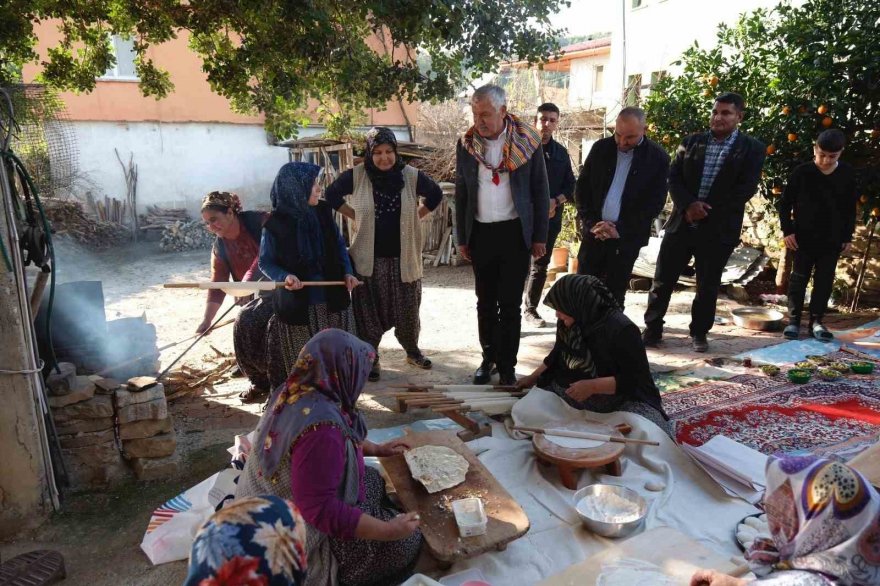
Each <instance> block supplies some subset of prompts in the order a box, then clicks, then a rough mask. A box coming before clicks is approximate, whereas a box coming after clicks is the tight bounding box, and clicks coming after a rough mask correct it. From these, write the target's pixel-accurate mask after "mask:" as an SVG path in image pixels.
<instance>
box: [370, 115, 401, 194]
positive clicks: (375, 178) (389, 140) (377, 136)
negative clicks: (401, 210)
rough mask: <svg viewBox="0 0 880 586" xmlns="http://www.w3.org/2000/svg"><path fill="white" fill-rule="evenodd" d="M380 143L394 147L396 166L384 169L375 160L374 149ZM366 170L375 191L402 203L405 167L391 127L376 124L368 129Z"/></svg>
mask: <svg viewBox="0 0 880 586" xmlns="http://www.w3.org/2000/svg"><path fill="white" fill-rule="evenodd" d="M380 144H387V145H391V148H392V149H394V166H393V167H391V168H390V169H388V170H387V171H382V170H381V169H379V167H377V166H376V163H374V162H373V149H374V148H376V147H377V146H379V145H380ZM364 154H365V155H366V156H365V157H364V170H365V171H366V173H367V177H369V179H370V183H371V184H372V185H373V190H374V192H378V194H379V195H380V196H385V197H394V198H396V199H397V201H398V205H400V198H399V197H397V196H399V195H400V192H401V190H402V189H403V184H404V181H403V168H404V166H405V165H404V162H403V159H401V158H400V155H398V154H397V137H396V136H394V132H393V131H392V130H391V129H390V128H386V127H384V126H374V127H373V128H371V129H370V130H369V131H367V148H366V152H365V153H364Z"/></svg>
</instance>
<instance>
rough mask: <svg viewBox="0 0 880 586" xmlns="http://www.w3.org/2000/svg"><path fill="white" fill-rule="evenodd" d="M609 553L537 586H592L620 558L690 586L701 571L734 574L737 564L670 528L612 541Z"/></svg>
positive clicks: (551, 577)
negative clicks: (654, 568) (651, 567)
mask: <svg viewBox="0 0 880 586" xmlns="http://www.w3.org/2000/svg"><path fill="white" fill-rule="evenodd" d="M608 543H609V544H610V545H609V546H608V547H607V548H606V549H604V550H602V551H601V552H599V553H597V554H595V555H593V556H592V557H589V558H587V559H586V560H584V561H582V562H580V563H578V564H575V565H573V566H571V567H569V568H567V569H566V570H564V571H562V572H560V573H558V574H556V575H554V576H550V577H549V578H547V579H546V580H543V581H542V582H539V583H538V586H587V585H589V586H593V584H595V583H596V579H597V578H598V577H599V574H600V573H601V571H602V564H604V563H608V562H612V561H614V560H617V559H620V558H631V559H632V558H634V559H638V560H642V561H645V562H650V563H652V564H656V565H658V566H660V567H661V568H662V569H663V571H664V572H665V573H666V574H668V575H670V576H674V577H676V578H680V579H681V584H682V585H683V586H687V585H688V584H689V583H690V579H691V576H692V575H693V573H694V572H695V571H696V570H698V569H700V568H711V569H714V570H718V571H721V572H731V571H733V570H734V569H735V568H736V564H734V563H733V562H731V561H730V559H729V556H728V557H725V556H724V555H722V554H719V553H715V552H714V551H711V550H709V549H708V548H707V547H706V546H704V545H701V544H699V543H697V542H696V541H694V540H693V539H691V538H690V537H688V536H686V535H684V534H683V533H680V532H679V531H677V530H675V529H673V528H671V527H655V528H654V529H650V530H648V531H644V532H642V533H639V534H638V535H635V536H633V537H630V538H628V539H625V540H623V541H614V540H609V541H608Z"/></svg>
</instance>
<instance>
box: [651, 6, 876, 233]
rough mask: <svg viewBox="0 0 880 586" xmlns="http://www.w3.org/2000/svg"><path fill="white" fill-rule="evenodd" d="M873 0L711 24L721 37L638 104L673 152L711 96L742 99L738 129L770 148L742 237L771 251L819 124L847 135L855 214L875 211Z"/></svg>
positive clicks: (697, 125) (699, 121) (694, 52)
mask: <svg viewBox="0 0 880 586" xmlns="http://www.w3.org/2000/svg"><path fill="white" fill-rule="evenodd" d="M878 21H880V2H876V0H806V2H804V3H803V4H801V5H800V6H797V7H793V6H790V5H788V4H780V5H779V6H777V7H776V8H775V9H772V10H756V11H754V12H752V13H748V14H744V15H742V16H741V17H740V19H739V20H738V21H737V22H736V24H734V25H731V26H728V25H724V24H722V25H720V26H719V27H718V35H717V37H718V43H717V45H715V46H714V47H713V48H709V49H704V48H701V47H699V46H698V45H697V44H694V45H693V46H692V47H690V48H689V49H687V50H686V51H685V52H684V54H683V55H682V57H681V60H680V61H678V62H676V63H675V65H677V66H679V67H680V69H681V73H680V74H679V75H678V76H675V77H667V78H665V79H662V80H660V82H659V83H658V84H656V85H655V86H654V87H653V88H652V91H651V94H650V95H649V96H648V97H647V99H646V101H645V104H644V106H645V109H646V110H647V113H648V121H649V127H648V128H649V131H650V132H651V134H652V136H653V137H654V138H655V139H657V140H658V141H659V142H660V143H661V144H662V145H663V146H664V147H665V148H666V149H667V150H668V151H669V152H670V153H672V152H673V151H674V150H675V149H676V148H677V147H678V145H679V144H680V141H681V139H682V138H683V137H684V136H686V135H687V134H690V133H692V132H699V131H702V130H705V129H706V128H707V127H708V119H709V112H710V110H711V107H712V101H713V100H712V98H713V97H714V96H716V95H718V94H719V93H721V92H725V91H734V92H737V93H739V94H741V95H742V96H743V97H744V98H745V100H746V107H747V113H746V117H745V119H744V120H743V123H742V125H741V129H742V130H743V131H744V132H746V133H748V134H750V135H752V136H755V137H756V138H758V139H760V140H761V141H763V142H764V143H765V144H766V145H767V155H768V156H767V160H766V162H765V164H764V171H763V174H762V180H761V183H760V185H759V193H758V196H757V197H755V198H753V199H752V201H751V203H750V206H749V208H748V213H749V215H750V217H751V219H752V221H753V223H754V232H753V233H752V234H748V235H746V239H747V240H750V241H751V242H752V243H754V244H762V245H764V246H765V247H767V248H770V249H774V250H778V249H779V247H780V244H781V243H780V240H781V234H780V233H779V226H778V224H779V223H778V219H777V215H776V212H775V210H774V209H773V204H774V200H775V198H776V197H778V195H779V194H780V193H781V192H782V188H783V187H784V185H785V182H786V179H787V177H788V175H789V173H790V172H791V170H792V169H793V168H794V167H795V166H797V165H798V164H800V163H802V162H805V161H809V160H811V158H812V156H813V150H812V144H813V141H814V140H815V137H816V136H817V135H818V134H819V132H821V131H822V130H825V129H826V128H839V129H841V130H842V131H843V132H844V133H845V134H846V136H847V142H848V146H847V148H846V151H845V152H844V156H843V158H844V160H847V161H849V162H850V163H851V164H853V165H854V166H855V167H856V168H858V169H860V170H861V172H862V176H863V181H862V182H861V190H862V197H861V205H860V213H861V216H862V219H867V218H868V216H869V215H870V214H872V213H873V214H874V216H875V217H876V216H877V215H878V214H880V181H878V177H877V167H878V164H880V42H878V40H877V39H878V38H880V34H878V33H880V25H878Z"/></svg>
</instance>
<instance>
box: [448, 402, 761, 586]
mask: <svg viewBox="0 0 880 586" xmlns="http://www.w3.org/2000/svg"><path fill="white" fill-rule="evenodd" d="M512 416H513V420H514V423H515V424H516V425H521V426H528V427H544V426H546V425H547V424H550V423H551V422H559V421H566V422H568V421H570V422H577V421H582V420H584V419H592V420H596V421H602V422H605V423H609V424H611V425H616V424H618V423H628V424H629V425H631V426H632V428H633V431H632V432H631V433H630V434H629V436H628V437H631V438H637V439H651V440H655V441H659V442H660V446H658V447H654V446H644V445H638V446H637V445H628V446H627V447H626V450H625V452H624V454H623V460H622V464H623V476H621V477H614V476H609V475H607V474H605V473H604V472H600V471H596V472H592V471H585V472H584V473H583V474H582V476H581V479H580V484H579V488H580V487H584V486H587V485H589V484H593V483H596V482H604V483H610V484H620V485H623V486H627V487H629V488H631V489H633V490H635V491H636V492H638V493H639V494H640V495H642V496H643V497H644V498H645V500H646V501H648V504H649V509H648V516H647V518H646V520H645V527H646V528H653V527H659V526H664V525H666V526H670V527H673V528H675V529H678V530H679V531H681V532H682V533H684V534H686V535H689V536H690V537H691V538H693V539H695V540H696V541H699V542H701V543H702V544H703V545H705V546H707V547H709V548H710V549H714V550H716V551H718V552H719V553H722V554H727V555H730V556H735V555H739V554H740V552H739V549H738V548H737V546H736V544H735V543H734V539H733V532H734V528H735V527H736V524H737V523H738V522H739V521H740V520H741V519H742V518H743V517H745V516H746V515H749V514H752V513H755V512H758V509H756V508H755V507H754V506H752V505H750V504H748V503H747V502H745V501H743V500H741V499H735V498H731V497H729V496H727V495H726V494H725V493H724V492H723V491H722V490H721V488H720V487H719V486H718V485H717V484H715V482H714V481H712V480H711V479H710V478H709V477H708V476H707V475H706V474H705V473H704V472H703V471H702V470H700V469H699V468H698V467H697V466H696V465H695V464H694V463H693V462H692V461H691V459H690V458H689V457H688V456H687V455H686V454H684V453H683V452H682V451H681V449H680V448H679V447H678V446H677V445H676V444H675V443H674V442H673V441H672V440H671V439H670V438H669V436H667V435H666V434H665V433H664V432H663V431H662V430H661V429H660V428H659V427H657V426H656V425H654V424H653V423H651V422H650V421H648V420H647V419H645V418H643V417H641V416H639V415H635V414H633V413H625V412H617V413H610V414H601V413H590V412H585V411H578V410H576V409H572V408H571V407H569V406H568V405H566V404H565V403H564V402H563V401H562V400H561V399H560V398H559V397H557V396H556V395H554V394H553V393H548V392H546V391H542V390H540V389H534V390H532V391H531V392H530V393H529V394H528V395H527V396H526V397H524V398H523V399H521V400H520V401H519V402H517V404H516V405H515V406H514V408H513V412H512ZM492 433H493V436H492V437H485V438H480V439H477V440H475V441H473V442H470V443H469V444H468V445H469V446H470V447H471V449H472V450H474V452H475V453H477V454H479V458H480V460H481V461H482V462H483V464H485V465H486V467H487V468H488V469H489V470H490V471H491V472H492V474H493V475H495V477H496V478H497V479H498V481H499V482H500V483H501V484H502V486H504V487H505V488H506V489H507V490H508V491H509V492H510V493H511V495H512V496H513V497H514V498H515V499H516V500H517V501H518V502H519V504H520V506H522V508H523V509H524V510H525V512H526V514H527V515H528V517H529V521H530V523H531V528H530V530H529V532H528V533H526V535H525V536H524V537H522V538H520V539H518V540H516V541H514V542H513V543H511V544H509V545H508V547H507V549H506V550H505V551H503V552H492V553H487V554H483V555H481V556H479V557H476V558H473V559H470V560H464V561H461V562H458V563H456V564H455V565H454V566H453V567H452V568H451V569H450V571H449V572H450V573H454V572H460V571H462V570H465V569H468V568H477V569H479V570H480V571H482V573H483V574H484V575H485V576H486V579H487V580H488V581H489V583H490V584H493V585H495V586H499V585H501V584H517V585H527V584H534V583H536V582H538V581H540V580H543V579H544V578H547V577H548V576H551V575H553V574H556V573H558V572H560V571H562V570H564V569H565V568H567V567H569V566H571V565H572V564H575V563H578V562H580V561H583V560H584V559H586V558H587V557H589V556H591V555H593V554H595V553H598V552H599V551H601V550H602V549H603V547H605V546H606V545H607V544H608V543H609V540H607V539H606V538H604V537H599V536H597V535H595V534H593V533H591V532H589V531H588V530H587V529H585V528H584V527H583V526H582V525H581V522H580V519H579V518H578V516H577V513H576V511H575V509H574V503H573V500H572V497H573V495H574V491H571V490H568V489H566V488H564V487H563V486H562V483H561V481H560V480H559V475H558V472H557V471H556V469H555V468H552V467H545V466H543V465H539V464H538V463H537V460H536V459H535V456H534V452H533V450H532V443H531V441H528V440H514V439H512V438H511V437H510V435H509V434H508V432H507V430H506V429H505V428H504V426H503V425H501V424H499V423H494V424H493V429H492ZM650 481H653V482H659V483H663V484H665V486H666V488H665V489H663V490H662V491H661V492H652V491H649V490H646V489H645V483H646V482H650Z"/></svg>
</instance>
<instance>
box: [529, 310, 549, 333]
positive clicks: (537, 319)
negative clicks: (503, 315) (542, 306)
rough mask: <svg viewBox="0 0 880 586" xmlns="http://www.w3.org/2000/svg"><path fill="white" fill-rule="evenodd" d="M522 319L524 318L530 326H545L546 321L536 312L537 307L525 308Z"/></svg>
mask: <svg viewBox="0 0 880 586" xmlns="http://www.w3.org/2000/svg"><path fill="white" fill-rule="evenodd" d="M523 319H525V320H526V323H527V324H529V325H530V326H535V327H536V328H546V327H547V322H545V321H544V318H542V317H541V316H540V315H539V314H538V310H537V309H527V310H525V311H524V312H523Z"/></svg>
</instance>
